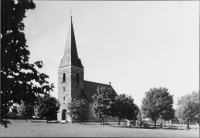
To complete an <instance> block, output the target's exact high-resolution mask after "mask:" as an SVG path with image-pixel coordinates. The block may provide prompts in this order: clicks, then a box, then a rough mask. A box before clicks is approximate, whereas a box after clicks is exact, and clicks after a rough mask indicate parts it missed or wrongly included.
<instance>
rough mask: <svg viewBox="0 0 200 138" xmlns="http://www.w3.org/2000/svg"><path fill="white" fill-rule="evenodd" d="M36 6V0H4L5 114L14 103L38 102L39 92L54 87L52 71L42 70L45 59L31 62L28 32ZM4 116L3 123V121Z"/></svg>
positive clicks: (3, 94)
mask: <svg viewBox="0 0 200 138" xmlns="http://www.w3.org/2000/svg"><path fill="white" fill-rule="evenodd" d="M31 9H35V4H34V3H33V1H32V0H28V1H25V0H18V1H14V0H2V1H1V18H2V20H1V107H2V108H1V116H2V117H3V118H5V114H6V111H7V109H8V108H9V107H10V106H12V104H13V103H19V104H20V102H21V101H24V102H25V103H30V104H34V103H35V101H36V99H37V97H38V95H41V94H44V93H48V92H50V91H52V90H53V88H54V86H53V84H49V82H48V81H47V79H48V75H46V74H44V73H40V72H39V71H38V69H39V68H42V67H43V62H42V61H36V62H34V63H29V56H30V51H29V50H28V46H27V45H26V38H25V34H24V29H25V25H24V23H23V19H24V18H26V16H25V13H26V11H27V10H31ZM3 118H1V124H5V123H3V122H4V121H3Z"/></svg>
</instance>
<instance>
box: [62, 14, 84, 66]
mask: <svg viewBox="0 0 200 138" xmlns="http://www.w3.org/2000/svg"><path fill="white" fill-rule="evenodd" d="M70 19H71V23H70V26H69V31H68V34H67V41H66V44H65V52H64V56H63V58H62V60H61V63H60V65H59V67H64V66H71V65H73V66H76V67H82V68H83V65H82V63H81V60H80V59H79V58H78V52H77V48H76V40H75V35H74V28H73V23H72V15H71V16H70Z"/></svg>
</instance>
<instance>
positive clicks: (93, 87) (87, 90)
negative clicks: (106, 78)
mask: <svg viewBox="0 0 200 138" xmlns="http://www.w3.org/2000/svg"><path fill="white" fill-rule="evenodd" d="M98 86H100V87H102V86H104V87H106V88H112V86H111V85H109V84H102V83H97V82H91V81H84V90H83V93H84V94H83V96H84V95H85V96H84V97H87V99H88V101H89V102H92V96H93V95H94V94H96V93H97V87H98ZM112 89H113V88H112ZM113 90H114V89H113Z"/></svg>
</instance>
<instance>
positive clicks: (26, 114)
mask: <svg viewBox="0 0 200 138" xmlns="http://www.w3.org/2000/svg"><path fill="white" fill-rule="evenodd" d="M18 112H19V117H20V118H26V122H27V119H28V118H32V116H33V115H34V107H33V106H32V105H30V104H25V102H23V101H22V102H21V104H20V105H19V107H18Z"/></svg>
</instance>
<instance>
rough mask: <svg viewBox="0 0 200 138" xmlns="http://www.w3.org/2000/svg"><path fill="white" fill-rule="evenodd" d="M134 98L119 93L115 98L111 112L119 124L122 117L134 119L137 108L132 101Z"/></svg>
mask: <svg viewBox="0 0 200 138" xmlns="http://www.w3.org/2000/svg"><path fill="white" fill-rule="evenodd" d="M133 101H134V99H133V98H132V97H131V96H126V95H125V94H120V95H119V96H117V97H116V98H115V101H114V106H113V107H114V109H113V110H112V111H113V114H114V116H115V117H117V118H118V120H119V123H118V124H119V125H120V122H121V120H122V119H128V120H136V117H137V114H138V112H139V108H138V106H137V105H136V104H134V103H133Z"/></svg>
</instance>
